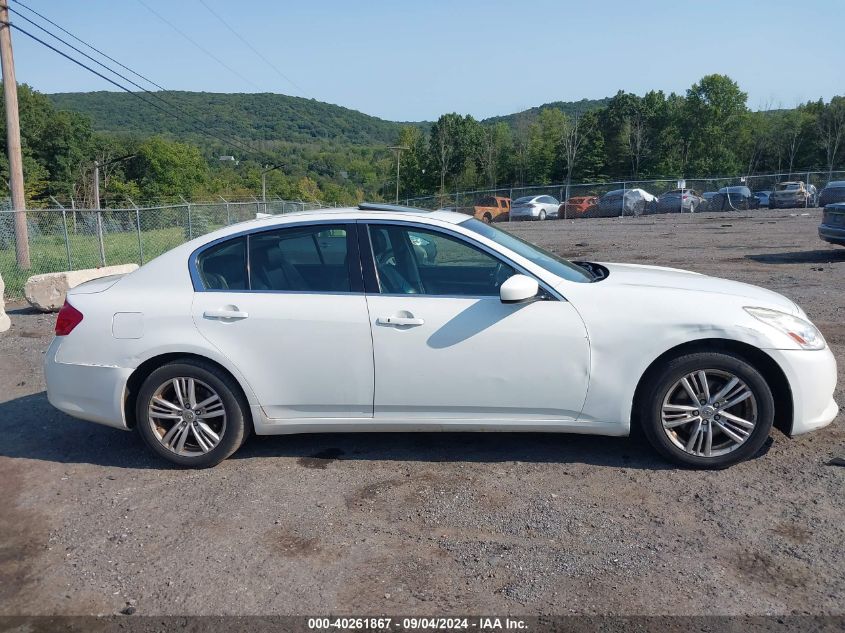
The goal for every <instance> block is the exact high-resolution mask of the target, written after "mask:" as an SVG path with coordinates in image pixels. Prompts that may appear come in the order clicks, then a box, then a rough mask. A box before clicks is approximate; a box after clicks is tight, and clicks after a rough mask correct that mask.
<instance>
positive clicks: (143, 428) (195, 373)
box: [135, 359, 252, 468]
mask: <svg viewBox="0 0 845 633" xmlns="http://www.w3.org/2000/svg"><path fill="white" fill-rule="evenodd" d="M181 377H184V378H194V379H195V380H198V381H201V382H202V383H205V384H206V385H208V386H209V387H211V388H212V389H213V390H214V391H216V392H217V395H218V396H219V398H220V400H221V401H222V407H223V410H224V411H225V428H224V429H223V432H222V435H221V436H220V440H219V442H218V444H217V445H216V446H214V447H213V448H212V449H211V450H209V451H208V452H205V453H202V454H197V455H190V456H189V455H178V454H176V453H175V452H174V451H173V450H171V449H169V448H167V447H165V446H164V445H163V444H162V443H161V441H160V439H159V436H158V435H157V434H156V431H154V430H153V425H152V424H151V422H150V420H151V418H150V417H149V414H148V407H149V405H150V400H151V399H152V397H153V395H154V394H155V393H156V391H157V390H158V389H159V387H161V386H162V385H164V384H165V383H166V382H168V381H169V380H172V379H174V378H181ZM247 412H248V406H247V403H246V402H245V400H244V397H243V395H242V392H241V390H240V387H239V386H238V385H237V383H235V381H234V380H233V379H232V378H231V377H230V376H229V375H228V374H226V373H225V372H223V371H221V370H220V369H219V368H218V367H216V366H215V365H212V364H210V363H205V362H202V361H199V360H194V359H184V360H177V361H175V362H171V363H168V364H166V365H163V366H162V367H159V368H158V369H156V370H155V371H153V372H152V373H151V374H150V375H149V376H147V378H146V380H144V383H143V384H142V385H141V389H140V390H139V391H138V399H137V402H136V404H135V416H136V417H135V419H136V420H137V427H138V431H139V433H140V434H141V437H142V438H143V439H144V442H145V443H146V444H147V446H149V447H150V448H151V449H152V450H153V451H154V452H155V453H157V454H158V455H159V456H160V457H162V458H164V459H166V460H167V461H169V462H170V463H172V464H176V465H177V466H181V467H183V468H208V467H210V466H216V465H217V464H219V463H220V462H222V461H223V460H224V459H226V458H227V457H229V456H230V455H232V453H234V452H235V451H236V450H238V448H240V447H241V445H242V444H243V443H244V442H245V441H246V439H247V437H249V434H250V431H251V427H252V425H251V423H250V421H249V420H248V418H247V415H248V413H247Z"/></svg>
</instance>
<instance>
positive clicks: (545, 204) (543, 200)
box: [510, 196, 560, 220]
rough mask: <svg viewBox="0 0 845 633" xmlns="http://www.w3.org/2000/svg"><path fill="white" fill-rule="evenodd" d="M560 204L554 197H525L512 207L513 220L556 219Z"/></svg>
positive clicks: (516, 201) (518, 199)
mask: <svg viewBox="0 0 845 633" xmlns="http://www.w3.org/2000/svg"><path fill="white" fill-rule="evenodd" d="M559 208H560V202H559V201H558V200H557V198H554V197H552V196H525V197H524V198H517V199H516V200H514V201H513V204H512V205H511V212H510V217H511V220H545V219H547V218H556V217H557V214H558V209H559Z"/></svg>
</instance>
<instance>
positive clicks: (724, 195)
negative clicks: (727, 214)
mask: <svg viewBox="0 0 845 633" xmlns="http://www.w3.org/2000/svg"><path fill="white" fill-rule="evenodd" d="M759 206H760V203H759V202H758V200H757V198H755V197H754V194H753V193H751V189H749V188H748V187H745V186H742V185H737V186H734V187H722V188H721V189H719V191H718V193H717V194H716V195H715V196H713V197H712V198H711V199H710V202H709V203H708V204H707V210H708V211H739V210H743V211H745V210H748V209H756V208H757V207H759Z"/></svg>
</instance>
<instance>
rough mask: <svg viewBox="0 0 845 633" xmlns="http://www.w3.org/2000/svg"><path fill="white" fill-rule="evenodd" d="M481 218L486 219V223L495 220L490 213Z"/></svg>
mask: <svg viewBox="0 0 845 633" xmlns="http://www.w3.org/2000/svg"><path fill="white" fill-rule="evenodd" d="M481 219H482V220H483V221H484V223H485V224H490V222H492V221H493V216H492V215H490V214H489V213H485V214H484V217H483V218H481Z"/></svg>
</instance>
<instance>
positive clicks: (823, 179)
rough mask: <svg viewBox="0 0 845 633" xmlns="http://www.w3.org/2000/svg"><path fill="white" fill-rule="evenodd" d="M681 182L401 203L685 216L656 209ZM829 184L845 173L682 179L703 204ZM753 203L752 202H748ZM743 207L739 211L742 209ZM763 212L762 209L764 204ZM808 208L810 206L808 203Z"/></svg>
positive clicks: (456, 195)
mask: <svg viewBox="0 0 845 633" xmlns="http://www.w3.org/2000/svg"><path fill="white" fill-rule="evenodd" d="M679 180H680V179H677V178H664V179H657V180H625V181H616V182H592V183H570V184H566V183H559V184H551V185H537V186H527V187H499V188H495V189H481V190H475V191H457V192H451V193H445V194H444V195H432V196H423V197H419V198H406V199H404V201H403V202H404V204H406V205H407V206H412V207H419V208H423V209H450V210H455V211H459V212H462V213H468V214H471V215H472V214H474V213H475V212H476V211H479V210H481V209H486V208H487V207H488V206H490V205H491V204H494V201H495V198H497V197H498V198H506V199H507V200H508V201H509V203H512V202H514V201H517V200H519V199H520V198H525V197H534V196H550V197H552V198H554V199H555V200H556V201H558V202H559V203H566V202H567V201H568V202H569V204H561V207H560V217H561V218H566V219H576V218H581V217H618V216H630V215H641V214H647V213H671V212H676V213H677V212H688V211H690V205H689V203H686V202H685V203H683V204H682V203H681V201H680V199H679V198H678V199H677V202H675V203H674V204H671V203H670V202H671V198H670V199H669V200H668V201H667V204H658V203H657V200H655V199H660V198H661V196H665V194H667V193H669V192H671V191H675V190H677V189H678V183H679ZM834 180H845V171H835V172H827V171H824V172H822V171H792V172H791V173H779V174H762V175H754V176H726V177H723V178H687V179H685V182H684V187H685V188H686V189H691V190H692V191H693V192H694V193H695V194H696V195H697V196H701V197H702V198H703V199H704V200H707V201H708V202H709V200H711V199H712V198H713V196H714V195H716V194H718V193H719V191H720V190H722V189H723V188H725V187H748V189H749V191H750V193H752V194H753V193H757V192H769V191H772V190H773V189H774V188H775V186H776V185H777V184H778V183H781V182H786V181H803V182H804V183H805V184H806V185H812V186H813V187H814V188H815V190H816V192H817V193H818V192H821V190H822V189H823V188H824V186H825V185H826V184H827V183H828V182H830V181H834ZM722 199H724V200H725V203H724V204H722V205H721V206H722V207H724V209H723V208H708V204H705V205H703V206H701V205H699V206H697V207H695V205H693V207H694V210H697V211H706V210H711V211H713V210H719V211H721V210H725V209H727V210H730V209H731V207H732V206H733V205H734V204H735V203H736V202H737V200H736V197H735V196H728V197H725V196H723V198H722ZM751 204H752V205H754V204H757V203H756V202H753V201H752V203H751ZM746 206H748V205H745V204H744V203H743V205H742V206H741V207H740V208H743V207H746ZM762 206H763V207H765V206H766V205H765V204H763V205H762ZM807 206H813V201H812V200H808V201H807ZM499 218H500V219H501V220H509V219H510V218H509V216H508V215H507V214H502V215H501V216H499Z"/></svg>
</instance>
